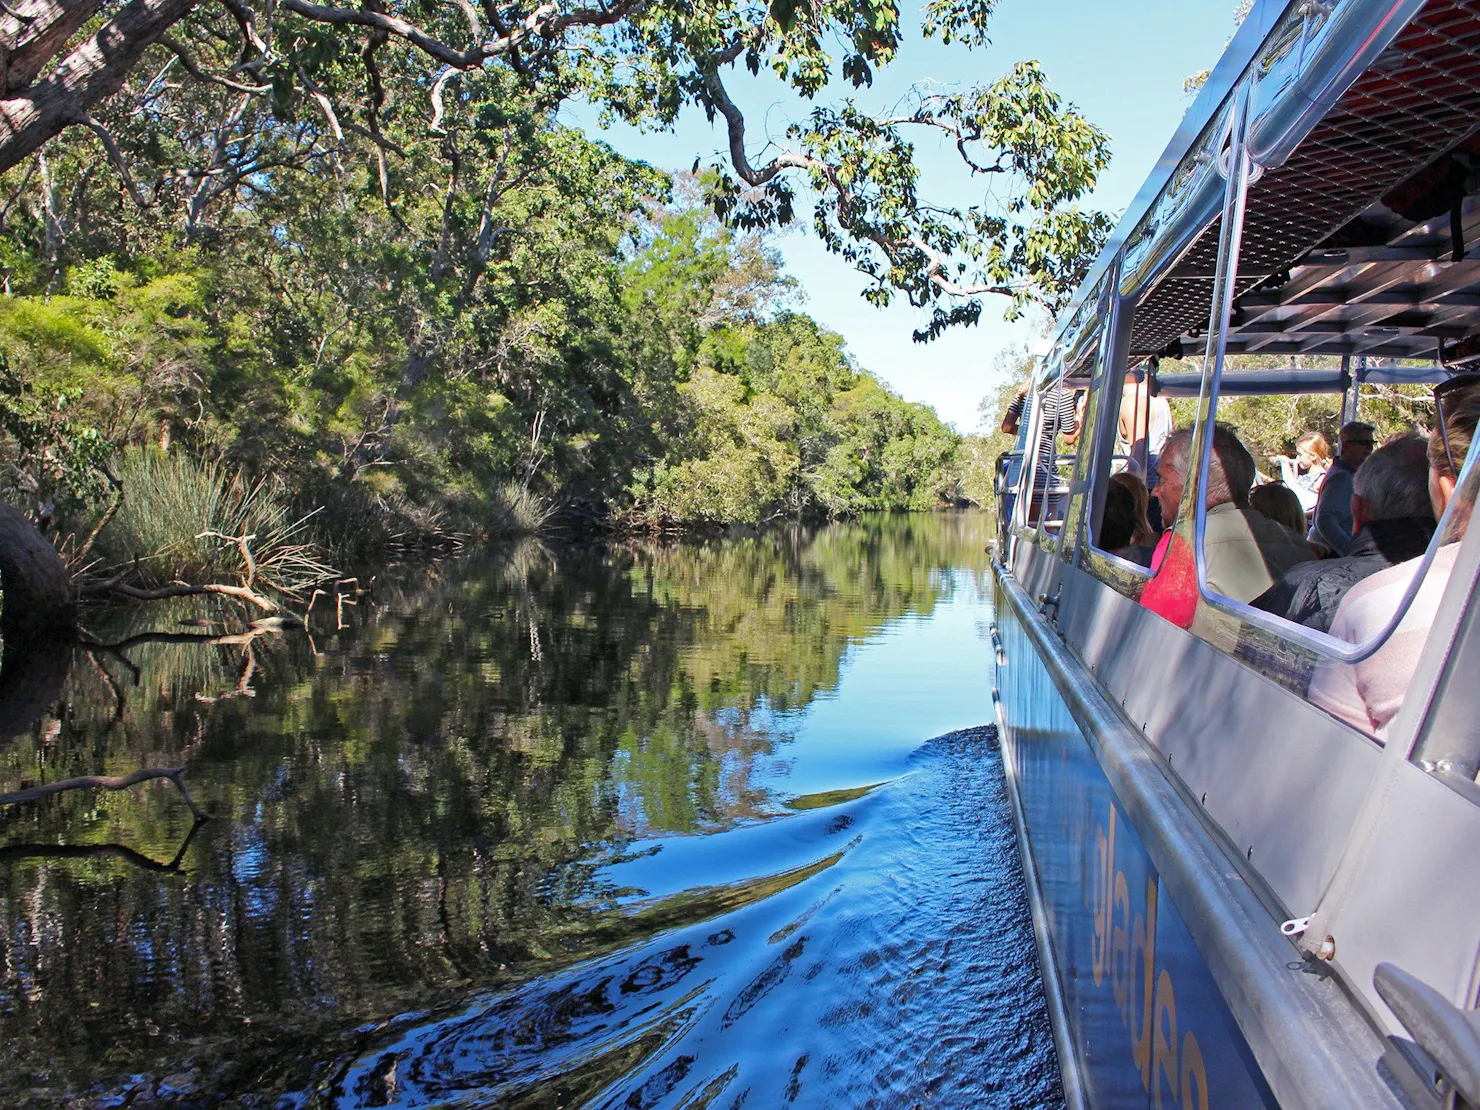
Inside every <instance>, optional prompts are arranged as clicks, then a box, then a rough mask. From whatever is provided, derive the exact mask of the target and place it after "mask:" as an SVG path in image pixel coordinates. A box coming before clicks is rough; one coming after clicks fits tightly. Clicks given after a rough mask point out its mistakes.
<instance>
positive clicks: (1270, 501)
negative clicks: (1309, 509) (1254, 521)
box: [1249, 482, 1305, 540]
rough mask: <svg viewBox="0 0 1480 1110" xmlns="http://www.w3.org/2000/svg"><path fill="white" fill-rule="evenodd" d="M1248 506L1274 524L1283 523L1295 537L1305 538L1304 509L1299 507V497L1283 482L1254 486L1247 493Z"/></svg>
mask: <svg viewBox="0 0 1480 1110" xmlns="http://www.w3.org/2000/svg"><path fill="white" fill-rule="evenodd" d="M1249 508H1251V509H1253V510H1254V511H1255V512H1256V513H1263V514H1264V515H1265V516H1267V517H1269V519H1270V520H1272V521H1274V522H1275V523H1276V524H1283V525H1284V526H1285V527H1286V528H1288V529H1289V530H1290V534H1291V535H1293V536H1294V537H1295V538H1296V539H1301V540H1303V539H1304V538H1305V510H1304V509H1302V508H1301V507H1300V498H1299V497H1298V496H1296V494H1295V491H1294V490H1292V489H1291V488H1290V487H1289V486H1287V485H1285V484H1284V483H1283V482H1267V483H1265V484H1264V485H1262V486H1255V487H1254V491H1253V492H1252V493H1251V494H1249Z"/></svg>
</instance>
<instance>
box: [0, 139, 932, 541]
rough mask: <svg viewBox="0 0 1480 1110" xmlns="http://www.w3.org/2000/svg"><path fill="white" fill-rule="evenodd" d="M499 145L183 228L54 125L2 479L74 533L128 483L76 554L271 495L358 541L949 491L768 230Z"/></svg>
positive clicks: (21, 207)
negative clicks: (803, 301) (818, 317)
mask: <svg viewBox="0 0 1480 1110" xmlns="http://www.w3.org/2000/svg"><path fill="white" fill-rule="evenodd" d="M508 141H509V143H510V147H511V148H512V149H506V150H500V151H499V152H498V158H499V162H498V165H499V166H500V167H501V168H502V171H503V172H504V173H505V174H506V176H507V179H508V181H507V184H506V185H498V184H497V183H490V186H489V187H488V188H487V189H484V190H482V191H481V195H480V196H478V197H475V198H473V200H474V201H476V203H473V202H470V208H469V210H468V211H460V212H459V211H451V210H450V209H449V205H448V203H447V202H446V201H445V200H444V201H443V203H441V204H436V203H428V204H425V205H423V206H422V207H421V209H420V210H417V209H414V208H412V207H411V206H410V205H406V206H403V207H401V208H399V209H397V208H388V207H386V206H384V205H383V204H380V203H378V202H370V203H366V202H365V199H364V193H365V191H366V190H367V189H370V188H371V187H372V185H373V183H372V182H369V181H367V180H365V179H364V177H363V171H362V173H360V174H356V173H354V172H342V171H341V170H336V169H331V168H327V167H326V169H325V172H323V173H315V172H311V171H304V172H300V173H299V174H297V175H296V176H295V177H294V178H292V182H293V185H294V188H292V189H291V190H289V189H279V190H276V191H274V192H273V193H271V194H270V195H264V196H263V197H259V198H254V203H252V204H246V205H237V206H235V208H234V210H233V211H231V212H230V213H229V215H228V216H227V218H226V219H225V221H224V222H225V225H226V226H224V227H219V228H213V229H211V230H210V232H209V233H204V232H203V233H201V234H199V235H196V236H194V237H191V236H182V235H181V233H180V229H179V227H178V221H177V220H176V219H175V218H174V216H175V214H174V213H171V212H169V211H160V210H157V209H151V210H148V211H144V212H141V211H140V210H138V209H136V208H135V207H133V206H132V205H128V204H120V203H119V202H118V201H119V198H118V196H117V195H116V192H117V185H116V182H114V181H113V180H111V179H109V178H108V177H106V176H102V177H100V176H99V175H97V174H96V173H90V172H89V170H90V169H91V168H94V167H90V165H89V163H88V160H87V159H86V157H85V156H84V155H85V152H68V151H67V150H66V149H65V147H63V149H61V150H52V151H51V153H50V155H49V156H48V157H47V158H46V159H45V163H46V164H45V171H46V172H45V175H44V176H43V175H42V174H40V173H39V172H38V173H37V174H36V175H34V177H33V180H32V181H31V182H30V184H29V185H28V187H27V188H26V189H25V190H24V191H23V192H22V194H21V195H20V196H19V197H17V198H16V203H15V204H14V205H13V206H12V209H11V212H10V214H9V218H8V220H7V224H6V227H5V229H4V236H5V237H4V240H3V242H4V251H5V260H6V280H7V283H8V285H9V289H10V293H11V296H10V297H8V298H6V299H5V301H4V302H3V304H0V354H3V356H4V358H5V360H6V365H7V367H8V368H9V369H8V370H7V372H6V376H5V378H4V390H5V404H6V409H5V412H6V420H7V427H6V430H7V432H8V433H9V437H8V441H7V443H6V448H7V456H8V458H7V462H8V463H9V465H8V466H7V468H6V478H5V484H6V487H7V488H6V489H5V490H4V491H3V493H4V495H5V496H7V497H9V498H12V499H13V500H14V501H15V502H16V503H34V504H37V505H39V506H42V507H43V509H42V511H43V513H45V514H47V515H49V516H50V517H51V518H52V520H53V527H54V528H55V530H56V532H57V533H58V534H59V535H61V536H64V537H65V536H68V535H78V536H83V537H85V534H86V532H87V529H88V528H89V527H90V526H91V525H92V524H93V523H95V521H96V520H97V518H98V514H100V513H101V512H103V511H105V510H106V508H107V507H108V506H109V505H111V504H113V503H115V502H116V503H117V505H118V510H117V511H116V512H115V513H114V515H112V517H111V519H110V520H109V522H108V525H107V527H105V528H104V529H103V531H102V532H101V534H100V535H99V537H98V538H97V541H96V543H95V544H94V547H93V549H92V552H90V554H95V555H96V556H98V557H105V558H107V559H109V560H112V561H118V560H120V559H131V558H132V557H133V556H134V555H135V554H139V553H142V554H144V555H153V554H157V553H158V552H159V549H160V545H161V544H163V545H164V546H169V545H170V544H172V543H173V544H176V545H178V544H181V543H185V542H187V541H189V540H190V539H191V538H192V537H194V535H195V534H196V533H198V532H201V531H203V530H206V529H213V530H216V531H220V532H222V533H223V534H228V533H229V534H232V535H236V534H241V532H242V531H243V530H256V531H258V532H259V534H261V533H264V532H265V531H272V530H274V529H273V528H264V527H263V526H262V524H261V521H262V519H263V518H266V517H269V516H270V517H271V518H272V520H273V521H274V527H275V529H276V530H277V531H279V532H281V533H283V534H284V535H285V536H286V535H288V534H290V533H291V534H293V535H296V536H298V537H299V538H304V537H308V538H312V539H314V540H315V541H316V542H318V543H319V544H321V545H323V546H325V547H326V548H327V549H328V554H329V555H331V556H332V557H334V558H337V559H344V560H350V561H353V560H354V559H356V558H363V557H368V556H375V555H380V554H383V553H384V551H385V549H386V548H388V547H393V546H406V545H417V544H427V543H432V544H436V543H445V542H449V541H453V540H456V539H459V538H462V537H468V536H486V535H490V534H502V533H510V532H515V531H526V530H533V529H538V528H539V527H540V526H541V525H542V524H544V523H546V522H547V518H549V517H551V516H552V515H556V516H558V517H560V518H561V520H562V521H563V522H565V523H569V522H571V521H572V520H578V521H580V522H585V523H591V522H599V523H602V524H605V525H610V526H613V527H618V528H623V529H633V528H639V529H664V528H670V527H675V526H684V525H693V524H702V523H758V522H762V521H765V520H769V519H774V518H777V517H791V518H799V517H805V516H818V515H821V516H844V515H851V514H854V513H856V512H859V511H861V510H869V509H882V510H905V509H930V508H934V507H936V506H937V505H940V504H942V503H948V502H951V501H954V500H956V499H957V498H959V497H960V496H961V490H960V474H959V472H958V470H957V469H956V452H957V448H958V445H959V438H958V437H957V436H956V435H955V434H954V433H953V432H952V431H951V430H950V429H948V428H947V427H946V426H944V425H943V424H942V423H941V422H940V420H939V419H937V417H936V416H935V414H934V412H933V411H931V410H930V409H928V408H926V407H924V406H921V405H917V404H910V403H907V402H905V401H903V400H901V399H900V398H899V397H898V396H897V395H896V394H894V393H892V392H890V391H889V390H888V389H887V388H885V387H884V386H883V385H882V384H881V383H880V382H879V381H878V380H877V379H876V378H875V377H874V376H873V375H871V374H870V373H868V372H867V371H866V370H865V369H863V368H861V367H860V366H858V365H857V364H856V363H855V362H854V360H853V359H852V358H851V357H850V356H849V355H848V353H847V351H846V350H845V349H844V346H843V343H842V340H841V339H840V338H839V337H838V336H837V335H835V334H832V333H830V332H828V331H826V330H825V329H823V328H821V327H819V326H818V325H817V324H816V323H815V322H814V321H813V320H811V319H810V318H809V317H807V316H805V315H803V314H800V313H797V312H794V311H790V310H789V308H788V302H789V301H790V300H791V299H792V297H793V290H792V289H791V287H790V285H789V283H788V282H787V280H786V279H785V278H784V277H783V276H782V274H781V272H780V270H779V269H778V266H777V262H776V259H775V257H774V256H773V255H772V253H770V252H768V251H767V250H766V249H765V248H764V247H763V246H762V244H761V242H760V240H759V239H757V238H756V237H754V236H737V235H735V234H732V233H730V232H729V231H727V230H726V229H725V228H724V227H723V226H721V225H720V224H719V222H718V221H717V220H716V219H715V218H714V217H713V215H712V214H711V213H710V212H709V210H708V209H707V208H705V207H704V206H703V205H702V204H701V203H699V202H698V201H697V200H696V199H694V198H693V197H692V196H690V197H689V198H687V199H684V198H682V197H681V198H680V199H679V200H678V202H677V203H663V201H664V200H666V199H669V198H668V197H667V194H668V192H669V182H668V181H667V180H666V179H665V178H664V177H663V176H662V175H659V174H657V173H655V172H654V171H652V170H650V169H649V168H647V167H646V166H643V165H641V164H638V163H633V162H629V161H626V160H624V159H622V158H620V157H618V156H617V155H616V154H615V153H613V152H612V151H611V150H610V149H608V148H606V147H604V146H602V145H601V144H599V143H595V142H592V141H591V140H589V139H586V138H584V137H583V136H581V135H580V134H578V133H576V132H573V131H571V130H568V129H565V128H563V127H560V126H559V125H558V124H555V123H553V122H548V121H547V122H546V123H544V124H543V125H541V126H538V127H533V128H531V130H530V131H529V132H528V133H527V134H525V135H524V136H522V137H521V136H517V135H511V136H510V138H509V140H508ZM57 145H61V144H57ZM69 153H72V154H74V155H75V157H72V158H68V157H67V155H68V154H69ZM681 184H684V185H687V184H688V183H681ZM433 186H434V183H433V182H430V181H423V182H416V183H407V186H405V188H406V189H407V191H410V192H415V193H418V194H421V195H424V196H427V197H428V198H435V196H436V193H437V190H436V189H435V188H434V187H433ZM690 192H692V190H690ZM490 198H492V203H489V200H490ZM480 205H481V206H482V210H481V211H479V210H475V209H478V208H479V206H480ZM59 209H60V210H61V211H60V212H59V211H58V210H59ZM18 368H24V369H23V370H21V369H18ZM183 487H188V488H190V489H192V490H194V491H196V498H195V501H196V503H195V504H193V505H192V504H187V503H181V499H180V498H179V496H178V495H179V493H180V491H181V489H182V488H183ZM233 489H241V490H244V491H247V492H248V493H249V494H250V500H251V501H252V502H253V503H254V504H253V505H252V506H250V507H249V508H248V509H247V510H245V512H246V513H247V516H248V517H250V521H248V520H247V519H245V518H243V512H244V510H243V509H242V507H241V506H240V504H239V502H241V501H243V500H246V499H248V498H247V495H246V494H241V495H236V494H233V492H232V491H233ZM212 505H214V506H216V508H215V509H212V508H210V507H209V506H212ZM172 512H175V513H179V514H181V515H182V517H188V518H189V519H182V520H181V521H180V522H179V523H180V527H179V528H177V529H175V534H174V535H164V534H159V535H150V532H151V531H158V530H159V525H160V524H161V523H162V520H161V516H162V514H163V516H164V517H165V518H168V517H169V515H170V513H172ZM213 513H214V515H212V514H213ZM197 518H198V519H197ZM239 518H240V519H239ZM305 519H306V520H307V524H306V525H305V527H304V528H303V529H302V530H301V531H295V525H296V524H297V522H298V521H300V520H305ZM141 548H142V550H141Z"/></svg>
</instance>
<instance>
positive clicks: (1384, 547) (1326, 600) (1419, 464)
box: [1253, 436, 1434, 632]
mask: <svg viewBox="0 0 1480 1110" xmlns="http://www.w3.org/2000/svg"><path fill="white" fill-rule="evenodd" d="M1260 488H1261V489H1268V488H1269V487H1268V486H1262V487H1260ZM1255 492H1256V493H1257V492H1258V491H1257V490H1256V491H1255ZM1352 525H1353V527H1355V528H1356V533H1355V534H1354V535H1353V536H1352V545H1351V548H1350V550H1349V551H1348V553H1347V554H1346V555H1345V556H1342V557H1340V558H1335V559H1321V560H1319V561H1318V562H1314V563H1301V564H1300V565H1299V566H1297V567H1295V568H1293V569H1291V570H1289V571H1287V572H1286V573H1285V576H1284V577H1283V578H1281V579H1280V580H1279V581H1278V582H1276V583H1275V584H1274V585H1273V586H1272V587H1270V588H1269V589H1267V590H1265V591H1264V592H1263V593H1262V594H1260V595H1259V596H1258V597H1256V598H1255V599H1254V601H1253V605H1254V607H1255V608H1256V609H1263V610H1265V611H1266V612H1269V613H1274V614H1275V615H1276V616H1280V617H1284V618H1285V619H1286V620H1289V621H1294V622H1295V623H1296V624H1303V625H1306V626H1307V627H1309V628H1314V629H1318V630H1319V631H1321V632H1325V631H1326V630H1327V629H1329V628H1330V627H1331V621H1332V620H1333V619H1334V618H1335V616H1336V608H1337V606H1338V605H1340V604H1341V599H1342V598H1343V597H1345V596H1346V593H1347V591H1348V590H1350V589H1351V588H1352V587H1353V586H1355V585H1356V584H1357V583H1358V582H1360V581H1362V579H1364V578H1366V577H1368V576H1369V575H1372V574H1376V573H1377V572H1378V571H1380V570H1386V569H1387V568H1388V567H1390V566H1393V565H1394V564H1396V563H1402V562H1406V561H1407V560H1409V559H1416V558H1418V556H1420V555H1422V554H1423V553H1424V551H1425V549H1426V548H1427V547H1428V546H1429V540H1430V539H1431V538H1432V537H1433V535H1434V509H1433V506H1432V504H1431V503H1430V500H1429V463H1428V450H1427V444H1426V443H1425V442H1424V441H1423V440H1422V439H1419V438H1418V437H1417V436H1409V437H1408V438H1406V439H1400V440H1398V441H1397V442H1396V443H1391V444H1389V445H1388V446H1386V447H1383V448H1381V449H1379V450H1377V451H1375V452H1373V454H1372V456H1371V458H1369V459H1368V460H1367V461H1366V462H1364V463H1363V464H1362V465H1361V467H1360V468H1358V470H1357V478H1356V485H1355V490H1354V492H1353V493H1352Z"/></svg>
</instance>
